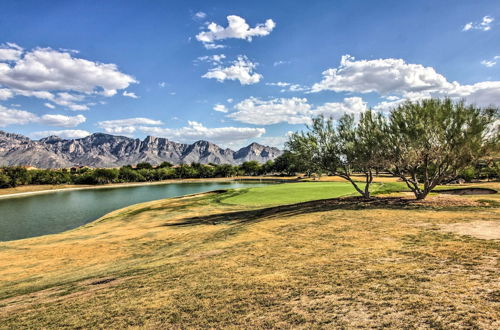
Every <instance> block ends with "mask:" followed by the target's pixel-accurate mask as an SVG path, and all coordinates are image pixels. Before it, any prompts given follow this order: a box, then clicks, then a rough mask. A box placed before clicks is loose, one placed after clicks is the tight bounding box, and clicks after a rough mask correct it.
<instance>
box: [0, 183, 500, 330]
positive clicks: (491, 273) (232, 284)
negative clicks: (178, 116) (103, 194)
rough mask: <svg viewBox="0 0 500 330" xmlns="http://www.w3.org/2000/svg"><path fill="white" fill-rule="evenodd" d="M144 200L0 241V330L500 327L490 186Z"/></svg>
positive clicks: (498, 248)
mask: <svg viewBox="0 0 500 330" xmlns="http://www.w3.org/2000/svg"><path fill="white" fill-rule="evenodd" d="M230 194H232V193H231V192H230V193H222V194H213V193H212V194H210V193H209V194H203V195H198V196H191V197H184V198H176V199H170V200H165V201H160V202H158V201H157V202H149V203H144V204H140V205H136V206H132V207H129V208H126V209H123V210H118V211H115V212H113V213H111V214H109V215H107V216H105V217H104V218H102V219H100V220H99V221H97V222H94V223H91V224H88V225H86V226H84V227H81V228H78V229H75V230H72V231H69V232H65V233H61V234H56V235H48V236H43V237H38V238H31V239H25V240H19V241H13V242H4V243H0V260H1V263H0V327H5V328H26V327H28V328H44V327H45V328H53V327H71V328H73V327H83V328H92V327H95V328H120V329H121V328H126V327H140V328H180V327H182V328H200V327H215V328H220V327H229V328H270V327H276V328H278V327H279V328H354V327H360V328H363V327H365V328H373V327H375V328H382V327H388V328H430V327H436V328H489V329H497V328H499V327H500V321H499V320H500V312H499V311H500V281H499V275H498V274H499V272H498V271H499V257H500V242H499V241H495V240H484V239H478V238H475V237H472V236H462V235H458V234H453V233H448V232H443V231H442V227H443V226H446V225H450V224H457V223H458V224H467V223H472V222H473V221H483V222H487V223H489V224H494V225H498V224H499V221H500V212H499V208H498V202H499V197H498V195H491V196H470V197H458V196H446V197H441V196H439V197H435V196H431V197H430V199H429V200H428V201H426V202H422V203H415V202H412V201H410V200H409V199H408V198H406V197H403V198H401V197H397V196H389V197H385V198H381V199H378V200H375V201H372V202H369V203H364V202H361V201H360V200H359V199H356V198H344V199H337V200H325V201H313V202H307V203H301V204H297V205H290V206H278V207H268V208H265V209H257V208H255V207H248V206H247V207H242V206H238V205H229V204H224V198H225V197H226V196H227V195H230Z"/></svg>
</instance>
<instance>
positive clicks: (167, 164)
mask: <svg viewBox="0 0 500 330" xmlns="http://www.w3.org/2000/svg"><path fill="white" fill-rule="evenodd" d="M172 166H174V165H172V163H169V162H162V163H161V164H160V165H158V167H159V168H168V167H172Z"/></svg>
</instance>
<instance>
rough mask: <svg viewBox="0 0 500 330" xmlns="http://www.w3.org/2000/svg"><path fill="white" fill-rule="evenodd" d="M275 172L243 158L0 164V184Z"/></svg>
mask: <svg viewBox="0 0 500 330" xmlns="http://www.w3.org/2000/svg"><path fill="white" fill-rule="evenodd" d="M273 172H275V168H274V162H272V161H269V162H267V163H265V164H259V163H258V162H256V161H249V162H244V163H243V164H241V165H239V166H233V165H229V164H221V165H217V164H209V165H204V164H199V163H192V164H191V165H185V164H184V165H180V166H175V167H174V166H172V164H170V163H168V162H164V163H162V164H160V165H159V166H157V167H153V165H151V164H149V163H139V164H137V165H136V167H135V168H132V166H123V167H121V168H118V169H106V168H97V169H91V168H81V169H78V170H75V171H71V170H68V169H59V170H52V169H37V170H27V169H26V168H24V167H20V166H15V167H3V168H0V187H2V188H5V187H16V186H19V185H27V184H107V183H121V182H147V181H161V180H167V179H188V178H226V177H234V176H238V175H248V176H254V175H265V174H270V173H273Z"/></svg>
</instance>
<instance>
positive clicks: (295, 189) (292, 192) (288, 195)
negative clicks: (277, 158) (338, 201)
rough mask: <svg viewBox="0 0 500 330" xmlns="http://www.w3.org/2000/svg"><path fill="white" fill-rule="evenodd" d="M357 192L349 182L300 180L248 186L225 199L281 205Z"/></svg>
mask: <svg viewBox="0 0 500 330" xmlns="http://www.w3.org/2000/svg"><path fill="white" fill-rule="evenodd" d="M375 186H376V185H375ZM353 194H356V190H355V189H354V187H353V186H352V185H351V184H350V183H347V182H299V183H286V184H274V185H269V186H267V187H257V188H248V189H245V190H244V191H243V192H239V193H237V194H236V195H235V196H232V197H229V198H226V199H224V202H225V203H229V204H235V205H254V206H265V205H280V204H292V203H300V202H307V201H313V200H319V199H326V198H335V197H340V196H348V195H353Z"/></svg>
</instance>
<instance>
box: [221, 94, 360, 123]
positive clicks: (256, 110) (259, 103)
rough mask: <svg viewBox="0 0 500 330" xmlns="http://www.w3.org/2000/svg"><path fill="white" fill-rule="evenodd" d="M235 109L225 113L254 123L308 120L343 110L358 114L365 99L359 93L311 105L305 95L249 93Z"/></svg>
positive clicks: (331, 115)
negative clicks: (270, 96) (267, 97)
mask: <svg viewBox="0 0 500 330" xmlns="http://www.w3.org/2000/svg"><path fill="white" fill-rule="evenodd" d="M234 108H235V109H236V112H233V113H230V114H229V115H227V117H229V118H231V119H234V120H236V121H239V122H243V123H248V124H254V125H272V124H278V123H288V124H308V123H310V122H311V118H312V117H315V116H318V115H320V114H323V115H325V116H327V117H333V118H336V119H337V118H339V117H340V116H341V115H342V114H344V113H350V114H358V113H360V112H362V111H365V110H367V105H366V102H364V101H363V99H362V98H360V97H348V98H344V100H343V101H342V102H328V103H324V104H322V105H320V106H314V105H312V104H310V103H309V101H308V100H307V99H306V98H298V97H292V98H275V99H270V100H262V99H259V98H255V97H250V98H248V99H245V100H243V101H241V102H240V103H238V104H236V105H235V106H234Z"/></svg>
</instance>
